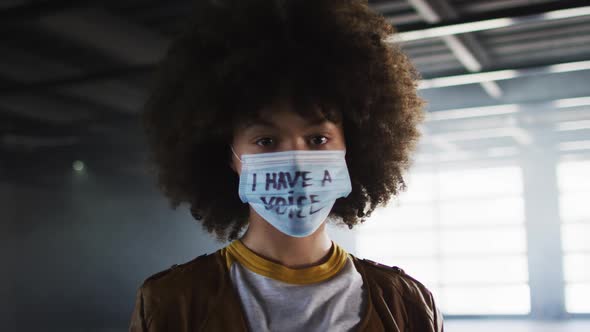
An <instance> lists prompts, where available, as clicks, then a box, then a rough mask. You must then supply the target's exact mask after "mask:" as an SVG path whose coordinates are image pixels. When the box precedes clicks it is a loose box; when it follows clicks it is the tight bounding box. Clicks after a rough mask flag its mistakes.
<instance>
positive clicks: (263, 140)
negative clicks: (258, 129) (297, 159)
mask: <svg viewBox="0 0 590 332" xmlns="http://www.w3.org/2000/svg"><path fill="white" fill-rule="evenodd" d="M273 143H274V141H273V139H272V138H270V137H262V138H259V139H257V140H256V145H258V146H262V147H265V146H269V145H272V144H273Z"/></svg>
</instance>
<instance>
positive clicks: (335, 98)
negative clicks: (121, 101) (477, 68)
mask: <svg viewBox="0 0 590 332" xmlns="http://www.w3.org/2000/svg"><path fill="white" fill-rule="evenodd" d="M391 33H393V28H392V27H391V26H390V25H389V24H388V23H387V22H386V20H385V19H384V18H383V17H382V16H381V15H379V14H377V13H375V12H373V11H372V10H371V9H370V8H369V7H368V5H367V3H366V2H363V1H345V0H291V1H289V0H285V1H271V0H218V1H214V0H208V1H199V2H197V4H196V8H195V13H194V15H193V16H192V17H191V20H190V25H189V26H188V27H187V29H186V30H185V32H184V33H183V34H182V35H181V36H180V37H178V38H177V39H176V40H175V42H174V43H173V45H172V46H171V48H170V50H169V52H168V54H167V56H166V58H165V59H164V61H163V63H162V64H161V66H160V74H159V79H158V81H157V82H158V84H157V85H156V86H155V87H154V90H153V92H152V94H151V98H150V99H149V102H148V103H147V107H146V111H145V113H144V118H143V120H144V125H145V128H146V133H147V138H148V141H149V144H150V147H151V148H152V152H153V159H154V164H155V171H156V173H157V176H158V180H159V186H160V188H161V190H162V191H163V193H164V194H165V195H166V196H167V197H168V198H169V200H170V202H171V205H172V206H173V207H174V208H176V207H177V206H178V205H179V204H180V203H182V202H186V203H188V204H189V205H190V210H191V213H192V215H193V216H194V218H195V219H196V220H198V221H199V222H201V223H202V225H203V227H204V228H205V229H206V230H207V231H208V232H209V233H212V234H215V235H216V237H217V239H218V240H220V241H225V240H229V241H230V243H229V244H228V245H227V246H225V247H223V248H221V249H219V250H217V251H215V252H214V253H210V254H204V255H201V256H199V257H197V258H195V259H193V260H191V261H189V262H186V263H184V264H180V265H176V264H175V265H173V266H172V267H171V268H170V269H167V270H164V271H161V272H158V273H156V274H154V275H152V276H150V277H148V278H146V279H145V280H144V282H143V283H142V284H141V286H140V287H139V289H138V290H137V296H136V301H135V308H134V311H133V314H132V317H131V323H130V328H129V330H130V331H420V332H422V331H443V318H442V316H441V314H440V311H439V309H438V307H437V306H436V305H435V303H434V300H433V297H432V294H431V292H430V291H429V290H428V289H427V288H426V287H424V285H423V284H421V283H420V282H419V281H417V280H415V279H413V278H412V277H411V276H409V275H407V274H406V273H404V271H403V270H402V269H400V268H398V267H388V266H385V265H381V264H379V263H376V262H372V261H370V260H367V259H361V258H358V257H356V256H355V255H353V254H350V253H347V252H346V251H345V250H344V249H343V248H342V247H340V246H339V245H338V244H337V243H335V242H334V241H332V240H331V239H330V238H329V236H328V234H327V233H326V228H325V225H326V222H327V220H328V219H330V220H333V221H334V222H337V223H339V224H345V225H347V226H348V227H349V228H350V229H352V228H353V226H354V225H357V224H359V223H362V222H364V221H365V219H366V218H367V217H369V216H370V215H371V213H372V212H373V211H374V210H375V209H376V208H378V207H379V206H381V205H384V204H386V203H387V202H388V201H389V200H390V198H391V197H393V196H395V195H396V194H398V193H399V192H400V191H401V190H403V189H404V188H405V183H404V180H403V177H402V173H403V171H404V170H406V169H407V168H408V166H409V165H410V155H411V152H412V151H413V149H414V147H415V144H416V141H417V140H418V137H419V133H418V131H417V128H416V127H417V125H418V124H419V123H420V121H421V120H422V119H423V114H422V107H423V102H422V100H421V99H420V98H419V97H418V96H417V93H416V82H417V79H418V75H417V74H416V72H415V70H414V68H413V67H412V65H411V64H410V62H409V61H408V59H407V58H406V57H405V56H404V55H403V54H402V53H401V51H400V50H399V49H398V48H397V47H395V46H393V45H388V44H386V43H384V41H383V40H384V39H385V38H386V37H387V36H388V35H390V34H391ZM392 222H394V221H392Z"/></svg>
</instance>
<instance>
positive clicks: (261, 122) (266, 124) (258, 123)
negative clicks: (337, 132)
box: [243, 118, 329, 129]
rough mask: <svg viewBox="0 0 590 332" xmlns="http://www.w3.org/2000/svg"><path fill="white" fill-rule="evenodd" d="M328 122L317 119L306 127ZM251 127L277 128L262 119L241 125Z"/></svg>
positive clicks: (246, 127) (245, 127)
mask: <svg viewBox="0 0 590 332" xmlns="http://www.w3.org/2000/svg"><path fill="white" fill-rule="evenodd" d="M328 121H329V120H328V119H325V118H317V119H314V120H310V121H307V125H308V126H310V127H311V126H319V125H321V124H324V123H325V122H328ZM253 126H264V127H270V128H277V126H276V125H275V124H274V123H272V122H271V121H268V120H266V119H263V118H256V119H251V120H248V121H247V122H246V123H245V124H244V125H243V128H244V129H248V128H250V127H253Z"/></svg>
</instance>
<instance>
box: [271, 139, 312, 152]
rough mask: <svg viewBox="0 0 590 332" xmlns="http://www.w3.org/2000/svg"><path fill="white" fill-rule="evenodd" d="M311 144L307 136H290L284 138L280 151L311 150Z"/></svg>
mask: <svg viewBox="0 0 590 332" xmlns="http://www.w3.org/2000/svg"><path fill="white" fill-rule="evenodd" d="M309 149H310V148H309V144H308V142H307V140H306V138H305V137H289V138H286V139H283V142H282V144H281V146H280V148H279V150H280V151H289V150H309Z"/></svg>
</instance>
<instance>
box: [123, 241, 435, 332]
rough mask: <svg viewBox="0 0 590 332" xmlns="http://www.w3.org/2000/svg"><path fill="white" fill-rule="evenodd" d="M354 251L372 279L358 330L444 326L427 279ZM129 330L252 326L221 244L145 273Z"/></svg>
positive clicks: (427, 330)
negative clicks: (422, 282) (231, 275)
mask: <svg viewBox="0 0 590 332" xmlns="http://www.w3.org/2000/svg"><path fill="white" fill-rule="evenodd" d="M349 255H350V256H351V257H352V259H353V262H354V264H355V266H356V268H357V270H358V271H359V272H360V274H361V276H362V278H363V285H365V286H366V285H368V292H367V294H368V295H367V297H368V301H367V306H366V308H365V312H364V314H363V318H362V320H361V322H360V323H359V325H358V327H357V331H392V332H398V331H399V332H402V331H416V332H443V317H442V315H441V313H440V311H439V309H438V307H437V306H436V305H435V303H434V301H433V297H432V294H431V292H430V291H429V290H428V289H427V288H426V287H425V286H424V285H422V284H421V283H420V282H418V281H417V280H416V279H414V278H412V277H410V276H409V275H407V274H406V273H404V271H403V270H402V269H400V268H398V267H395V266H394V267H389V266H386V265H381V264H379V263H376V262H373V261H371V260H368V259H360V258H357V257H356V256H354V255H352V254H350V253H349ZM294 319H297V318H296V317H294ZM129 331H130V332H148V331H149V332H163V331H175V332H176V331H178V332H188V331H194V332H197V331H223V332H233V331H241V332H246V331H248V325H247V321H246V316H245V315H244V312H243V310H242V307H241V302H240V299H239V297H238V295H237V293H236V292H235V290H234V288H233V286H232V281H231V279H230V277H229V271H228V269H227V265H226V263H225V261H224V260H223V257H222V256H221V254H220V250H218V251H216V252H214V253H211V254H205V255H201V256H199V257H197V258H195V259H193V260H191V261H189V262H187V263H184V264H180V265H176V264H175V265H173V266H172V267H171V268H169V269H167V270H164V271H161V272H158V273H155V274H153V275H152V276H150V277H148V278H147V279H145V281H144V282H143V283H142V284H141V286H140V287H139V288H138V290H137V295H136V298H135V307H134V309H133V313H132V314H131V321H130V326H129ZM254 332H255V331H254Z"/></svg>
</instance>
